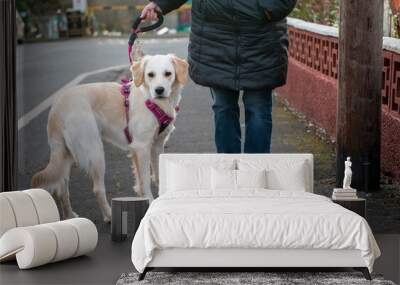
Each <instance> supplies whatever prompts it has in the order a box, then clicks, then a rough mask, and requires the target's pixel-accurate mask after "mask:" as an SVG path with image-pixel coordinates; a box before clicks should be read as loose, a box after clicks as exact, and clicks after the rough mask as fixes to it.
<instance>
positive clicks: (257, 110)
mask: <svg viewBox="0 0 400 285" xmlns="http://www.w3.org/2000/svg"><path fill="white" fill-rule="evenodd" d="M210 89H211V96H212V98H213V100H214V103H213V105H212V109H213V111H214V123H215V144H216V146H217V152H218V153H241V130H240V120H239V117H240V110H239V103H238V101H239V91H233V90H227V89H221V88H210ZM243 104H244V110H245V129H246V136H245V143H244V152H245V153H269V152H271V132H272V90H270V89H262V90H245V91H244V93H243Z"/></svg>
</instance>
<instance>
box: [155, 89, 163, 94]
mask: <svg viewBox="0 0 400 285" xmlns="http://www.w3.org/2000/svg"><path fill="white" fill-rule="evenodd" d="M156 93H157V94H158V95H161V94H163V93H164V87H157V88H156Z"/></svg>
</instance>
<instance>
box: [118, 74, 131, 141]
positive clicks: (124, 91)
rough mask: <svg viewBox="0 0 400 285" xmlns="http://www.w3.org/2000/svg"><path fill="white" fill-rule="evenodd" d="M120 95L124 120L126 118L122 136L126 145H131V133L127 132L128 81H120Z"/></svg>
mask: <svg viewBox="0 0 400 285" xmlns="http://www.w3.org/2000/svg"><path fill="white" fill-rule="evenodd" d="M120 91H121V95H122V96H124V109H125V118H126V127H125V128H124V134H125V137H126V140H127V141H128V143H129V144H130V143H132V141H133V138H132V135H131V133H130V132H129V105H130V103H129V95H130V94H131V88H130V85H129V81H128V80H122V85H121V90H120Z"/></svg>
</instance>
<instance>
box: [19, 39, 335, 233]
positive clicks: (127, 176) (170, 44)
mask: <svg viewBox="0 0 400 285" xmlns="http://www.w3.org/2000/svg"><path fill="white" fill-rule="evenodd" d="M142 43H143V51H144V53H145V54H166V53H175V54H177V55H178V56H180V57H183V58H185V57H186V55H187V44H188V40H187V39H186V38H180V39H151V40H142ZM22 49H23V57H20V58H18V61H19V62H20V63H21V62H22V63H23V64H20V65H19V67H20V69H19V70H18V74H19V75H20V77H21V78H22V79H21V80H19V82H18V86H19V88H20V89H19V90H20V92H19V99H18V102H19V107H20V108H19V110H20V116H22V115H23V114H25V113H26V112H28V111H30V110H31V109H32V108H34V107H35V106H36V105H37V104H40V103H41V102H42V101H43V100H45V99H46V98H47V97H48V96H50V95H51V94H52V93H54V92H55V91H56V90H58V89H59V88H61V87H62V86H63V85H65V84H66V83H68V82H69V81H70V80H72V79H73V78H75V77H76V76H78V75H79V74H81V73H83V72H88V71H93V70H96V69H102V68H105V67H109V66H116V65H121V64H126V63H127V61H128V59H127V54H126V45H125V41H124V40H120V39H79V40H69V41H61V42H52V43H40V44H29V45H26V46H23V47H22ZM21 51H22V50H19V53H18V54H19V55H20V54H21ZM21 68H22V69H21ZM123 73H125V74H128V72H127V71H125V72H123ZM121 76H122V74H121V72H116V71H112V72H104V73H100V74H96V75H92V76H90V77H88V78H86V79H85V80H84V81H83V83H85V82H99V81H116V80H118V79H119V78H120V77H121ZM211 103H212V102H211V97H210V95H209V91H208V89H207V88H205V87H201V86H198V85H196V84H194V83H193V82H192V81H189V84H188V85H187V86H186V88H185V89H184V92H183V100H182V104H181V111H180V113H179V116H178V118H177V122H176V131H175V132H174V133H173V134H172V136H171V138H170V140H169V142H168V144H167V146H166V152H182V153H185V152H199V153H201V152H215V146H214V135H213V132H214V128H213V118H212V110H211ZM47 116H48V110H46V111H44V112H42V113H41V114H40V115H38V116H37V117H35V118H34V119H33V120H32V121H31V122H30V123H29V124H28V125H26V126H25V127H24V128H22V129H21V130H20V131H19V180H18V182H19V188H20V189H26V188H29V185H30V179H31V177H32V175H33V174H35V173H36V172H37V171H39V170H41V169H42V168H44V167H45V166H46V164H47V162H48V158H49V147H48V145H47V134H46V124H47ZM273 118H274V119H273V120H274V127H273V140H272V151H273V152H313V153H314V155H315V158H316V168H317V169H318V171H317V173H316V178H317V179H324V178H326V179H328V184H329V183H333V182H334V180H332V178H331V177H332V176H333V174H334V167H333V163H332V162H333V159H332V157H331V155H332V149H331V147H330V146H329V145H326V144H323V143H321V142H320V141H318V139H316V137H315V136H313V135H312V133H311V132H309V131H307V129H306V127H305V125H304V123H302V122H299V121H298V120H297V118H296V117H295V116H293V115H292V114H291V113H290V112H288V111H287V110H286V109H285V108H284V107H283V106H282V105H281V104H279V103H277V102H274V108H273ZM242 120H243V116H242ZM243 133H244V132H243ZM105 153H106V181H105V182H106V188H107V196H108V199H109V200H111V198H112V197H118V196H127V195H133V191H132V187H133V183H134V178H133V176H132V174H131V167H130V160H129V159H128V158H127V157H126V153H124V152H122V151H120V150H119V149H116V148H115V147H113V146H111V145H105ZM318 183H319V180H317V182H316V187H317V188H319V189H321V191H322V192H323V191H324V189H325V190H326V189H329V188H326V184H327V183H326V182H324V185H325V186H323V187H322V186H319V184H318ZM91 188H92V186H91V181H90V180H89V178H88V177H87V176H86V174H85V173H83V172H82V171H80V170H79V169H78V168H77V167H73V170H72V173H71V180H70V194H71V200H72V206H73V209H74V211H75V212H77V213H78V214H79V215H81V216H84V217H88V218H90V219H91V220H93V221H94V222H95V223H96V224H97V225H98V229H99V230H100V231H103V232H104V231H109V226H108V225H106V224H104V223H103V221H102V217H101V215H100V210H99V209H98V207H97V204H96V202H95V199H94V195H93V193H92V191H91Z"/></svg>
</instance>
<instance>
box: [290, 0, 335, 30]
mask: <svg viewBox="0 0 400 285" xmlns="http://www.w3.org/2000/svg"><path fill="white" fill-rule="evenodd" d="M290 16H291V17H294V18H298V19H302V20H304V21H308V22H314V23H318V24H323V25H329V26H337V25H338V23H339V0H298V1H297V5H296V7H295V9H294V10H293V12H292V13H291V15H290Z"/></svg>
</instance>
